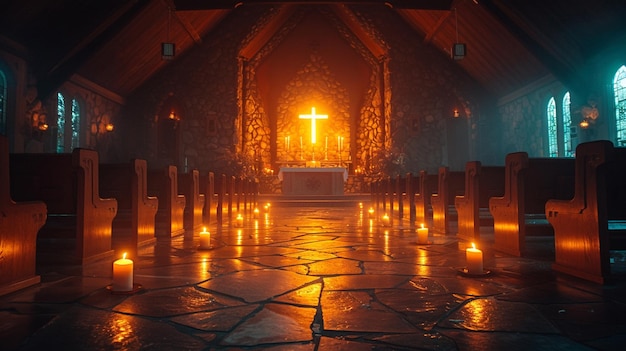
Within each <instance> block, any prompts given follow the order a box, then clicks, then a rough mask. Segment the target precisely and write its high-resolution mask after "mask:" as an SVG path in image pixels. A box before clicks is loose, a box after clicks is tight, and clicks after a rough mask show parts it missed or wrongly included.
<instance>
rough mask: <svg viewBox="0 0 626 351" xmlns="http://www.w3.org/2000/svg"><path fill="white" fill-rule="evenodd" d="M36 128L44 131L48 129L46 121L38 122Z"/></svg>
mask: <svg viewBox="0 0 626 351" xmlns="http://www.w3.org/2000/svg"><path fill="white" fill-rule="evenodd" d="M37 129H38V130H39V131H42V132H45V131H46V130H48V123H46V122H39V124H38V125H37Z"/></svg>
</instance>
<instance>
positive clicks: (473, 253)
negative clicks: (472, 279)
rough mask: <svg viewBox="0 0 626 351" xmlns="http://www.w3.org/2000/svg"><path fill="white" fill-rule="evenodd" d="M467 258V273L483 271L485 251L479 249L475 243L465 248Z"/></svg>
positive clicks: (480, 272)
mask: <svg viewBox="0 0 626 351" xmlns="http://www.w3.org/2000/svg"><path fill="white" fill-rule="evenodd" d="M465 259H466V261H467V273H469V274H482V273H483V252H482V251H481V250H479V249H477V248H476V245H474V243H472V247H468V248H467V249H465Z"/></svg>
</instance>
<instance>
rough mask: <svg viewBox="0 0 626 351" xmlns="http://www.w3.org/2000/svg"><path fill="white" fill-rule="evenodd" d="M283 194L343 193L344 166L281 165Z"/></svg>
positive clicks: (345, 175)
mask: <svg viewBox="0 0 626 351" xmlns="http://www.w3.org/2000/svg"><path fill="white" fill-rule="evenodd" d="M278 179H280V180H281V181H282V191H283V195H343V185H344V183H345V181H346V180H348V170H347V169H346V168H344V167H281V168H280V172H278Z"/></svg>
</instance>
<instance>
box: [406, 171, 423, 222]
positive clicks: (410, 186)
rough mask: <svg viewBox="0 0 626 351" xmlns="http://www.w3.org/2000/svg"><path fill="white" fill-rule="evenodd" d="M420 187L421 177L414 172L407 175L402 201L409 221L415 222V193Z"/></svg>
mask: <svg viewBox="0 0 626 351" xmlns="http://www.w3.org/2000/svg"><path fill="white" fill-rule="evenodd" d="M418 189H419V177H414V176H413V174H412V173H407V174H406V176H405V190H404V197H403V199H402V203H403V204H404V212H405V213H408V217H409V223H410V224H411V225H413V224H415V218H416V215H415V194H416V193H417V190H418Z"/></svg>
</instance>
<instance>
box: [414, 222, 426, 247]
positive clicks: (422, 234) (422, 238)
mask: <svg viewBox="0 0 626 351" xmlns="http://www.w3.org/2000/svg"><path fill="white" fill-rule="evenodd" d="M427 242H428V228H424V223H422V227H421V228H417V243H418V244H426V243H427Z"/></svg>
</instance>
